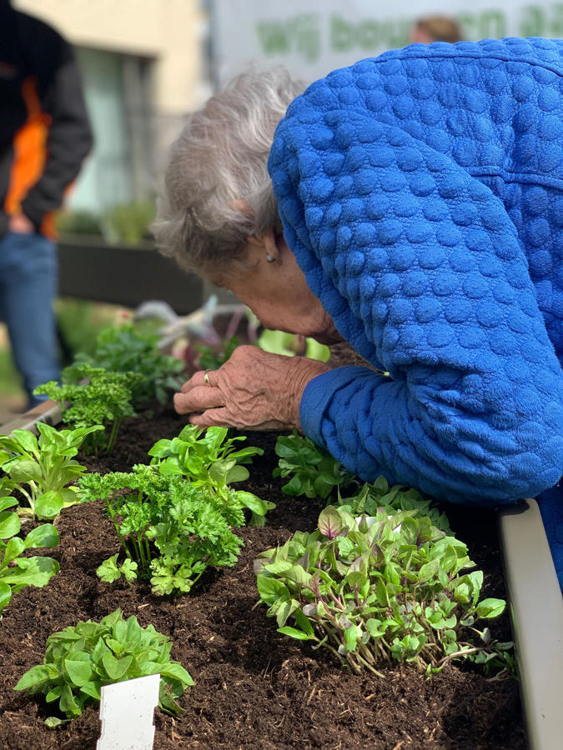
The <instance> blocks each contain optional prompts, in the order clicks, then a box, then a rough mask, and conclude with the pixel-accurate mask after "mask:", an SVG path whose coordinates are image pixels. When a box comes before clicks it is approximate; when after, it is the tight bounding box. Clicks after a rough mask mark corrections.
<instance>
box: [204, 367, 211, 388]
mask: <svg viewBox="0 0 563 750" xmlns="http://www.w3.org/2000/svg"><path fill="white" fill-rule="evenodd" d="M209 373H210V370H204V372H203V382H204V383H205V385H208V386H211V383H210V382H209Z"/></svg>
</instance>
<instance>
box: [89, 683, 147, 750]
mask: <svg viewBox="0 0 563 750" xmlns="http://www.w3.org/2000/svg"><path fill="white" fill-rule="evenodd" d="M159 685H160V675H159V674H151V675H149V676H148V677H139V678H138V679H136V680H127V681H126V682H117V683H116V684H115V685H105V686H104V687H103V688H102V698H101V703H100V721H101V722H102V732H101V734H100V739H99V740H98V744H97V746H96V747H97V750H152V747H153V743H154V732H155V728H154V725H153V718H154V709H155V708H156V706H157V705H158V690H159Z"/></svg>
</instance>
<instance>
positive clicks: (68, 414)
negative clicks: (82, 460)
mask: <svg viewBox="0 0 563 750" xmlns="http://www.w3.org/2000/svg"><path fill="white" fill-rule="evenodd" d="M142 380H143V376H142V375H140V374H139V373H135V372H110V371H109V370H104V369H103V368H101V367H92V366H91V365H89V364H86V363H83V364H77V365H73V366H72V367H67V368H66V369H65V370H63V373H62V381H63V385H59V384H58V383H56V382H55V381H54V380H52V381H50V382H49V383H45V384H44V385H40V386H39V387H38V388H36V389H35V391H34V393H35V394H36V395H41V394H45V395H47V396H48V397H49V398H50V399H52V400H53V401H56V402H57V403H58V404H59V406H60V408H61V411H62V416H63V422H64V423H65V424H68V425H70V426H71V427H73V428H75V429H76V428H89V427H92V426H94V425H103V426H104V427H105V428H106V430H105V431H104V432H94V433H93V434H92V435H91V436H90V437H89V439H88V440H86V441H85V443H84V447H83V449H84V451H85V452H86V451H88V452H92V453H94V454H96V455H98V454H99V453H100V452H105V453H107V454H108V455H109V454H111V453H112V451H113V449H114V447H115V443H116V440H117V435H118V433H119V427H120V425H121V423H122V421H123V420H124V419H125V417H135V416H136V413H135V411H134V409H133V406H132V400H133V390H134V388H135V387H136V386H137V385H138V384H139V383H140V382H141V381H142ZM108 433H109V434H108Z"/></svg>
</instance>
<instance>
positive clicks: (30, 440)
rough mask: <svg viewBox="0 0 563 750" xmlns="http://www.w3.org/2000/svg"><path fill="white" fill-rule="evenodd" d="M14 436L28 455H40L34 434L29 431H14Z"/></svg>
mask: <svg viewBox="0 0 563 750" xmlns="http://www.w3.org/2000/svg"><path fill="white" fill-rule="evenodd" d="M12 435H13V436H14V438H15V439H16V440H17V441H18V443H19V444H20V445H21V446H22V447H23V449H24V450H25V451H26V453H31V454H32V455H37V454H38V453H39V449H38V447H37V438H36V437H35V435H34V434H33V433H32V432H30V431H29V430H14V431H13V432H12Z"/></svg>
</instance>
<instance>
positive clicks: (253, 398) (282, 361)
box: [174, 346, 329, 430]
mask: <svg viewBox="0 0 563 750" xmlns="http://www.w3.org/2000/svg"><path fill="white" fill-rule="evenodd" d="M328 369H329V368H328V367H327V366H326V365H325V364H324V363H323V362H317V361H316V360H313V359H307V358H306V357H283V356H280V355H279V354H269V353H267V352H264V351H262V350H261V349H258V348H257V347H255V346H239V347H238V348H237V349H235V351H234V352H233V355H232V356H231V358H230V359H229V361H228V362H226V363H225V364H224V365H223V366H222V367H220V368H219V369H218V370H211V371H207V372H208V379H209V385H207V384H206V382H205V373H203V372H197V373H196V374H195V375H194V376H193V378H191V380H188V382H187V383H184V385H183V386H182V392H181V393H177V394H176V395H175V396H174V406H175V408H176V411H177V412H178V414H193V416H192V417H191V418H190V422H191V423H192V424H195V425H198V426H199V427H211V426H212V425H218V426H222V427H237V428H238V429H245V428H246V429H253V430H288V429H292V428H294V427H299V404H300V402H301V397H302V395H303V391H304V390H305V386H306V385H307V383H308V382H309V381H310V380H312V379H313V378H315V377H316V376H317V375H321V374H322V373H323V372H326V371H327V370H328ZM194 412H197V413H194ZM201 412H203V413H201Z"/></svg>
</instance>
